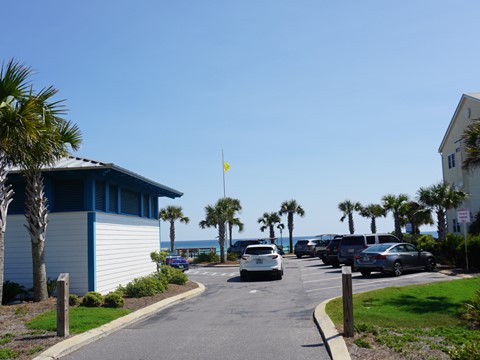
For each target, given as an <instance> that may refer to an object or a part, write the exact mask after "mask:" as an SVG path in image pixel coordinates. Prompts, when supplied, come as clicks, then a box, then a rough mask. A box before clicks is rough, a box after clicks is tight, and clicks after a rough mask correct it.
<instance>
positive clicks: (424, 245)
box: [415, 234, 437, 254]
mask: <svg viewBox="0 0 480 360" xmlns="http://www.w3.org/2000/svg"><path fill="white" fill-rule="evenodd" d="M415 245H416V246H417V247H418V248H419V249H422V250H424V251H430V252H431V253H433V254H435V253H436V252H437V241H436V240H435V238H434V237H433V236H432V235H428V234H427V235H421V236H419V237H418V238H417V239H415Z"/></svg>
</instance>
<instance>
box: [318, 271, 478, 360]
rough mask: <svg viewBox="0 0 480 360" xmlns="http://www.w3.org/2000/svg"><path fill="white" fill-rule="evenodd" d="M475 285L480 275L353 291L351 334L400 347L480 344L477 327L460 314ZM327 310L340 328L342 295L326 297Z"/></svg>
mask: <svg viewBox="0 0 480 360" xmlns="http://www.w3.org/2000/svg"><path fill="white" fill-rule="evenodd" d="M477 289H480V278H472V279H462V280H451V281H444V282H438V283H432V284H427V285H412V286H402V287H389V288H385V289H381V290H376V291H369V292H365V293H360V294H355V295H354V297H353V309H354V310H353V313H354V324H355V330H356V333H357V334H365V336H366V335H369V337H370V338H372V337H373V338H374V340H375V341H376V342H377V343H379V344H384V345H387V346H388V347H390V348H393V349H394V350H396V351H400V352H405V351H415V348H416V347H418V346H425V345H427V346H430V347H431V348H435V349H439V350H441V351H443V352H447V353H448V352H449V349H451V348H453V347H455V346H462V345H464V344H472V343H473V344H480V331H478V330H470V329H468V327H467V325H466V323H465V322H464V321H463V320H461V318H460V313H461V309H462V304H464V303H465V302H466V301H470V300H472V299H473V297H474V294H475V291H476V290H477ZM326 311H327V314H328V315H329V316H330V318H331V319H332V321H333V322H334V323H335V325H336V327H337V328H339V329H341V328H342V327H343V314H342V299H341V298H337V299H335V300H333V301H331V302H329V303H328V304H327V306H326ZM358 344H362V342H361V341H360V342H359V343H358ZM358 344H357V345H358ZM364 345H365V347H368V346H369V344H368V343H365V344H364ZM479 350H480V349H479Z"/></svg>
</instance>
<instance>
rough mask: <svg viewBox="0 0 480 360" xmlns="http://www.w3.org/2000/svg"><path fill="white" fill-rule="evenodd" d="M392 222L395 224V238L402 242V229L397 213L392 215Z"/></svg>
mask: <svg viewBox="0 0 480 360" xmlns="http://www.w3.org/2000/svg"><path fill="white" fill-rule="evenodd" d="M393 222H394V224H395V236H396V237H397V238H399V239H400V240H402V238H403V235H402V227H401V225H400V217H399V216H398V214H397V213H394V214H393Z"/></svg>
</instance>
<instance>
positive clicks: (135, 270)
mask: <svg viewBox="0 0 480 360" xmlns="http://www.w3.org/2000/svg"><path fill="white" fill-rule="evenodd" d="M42 173H43V176H44V184H45V195H46V197H47V198H48V207H49V212H50V214H49V223H48V228H47V237H46V243H45V244H46V245H45V263H46V270H47V277H48V278H50V279H57V277H58V275H59V274H61V273H69V274H70V292H71V293H74V294H78V295H83V294H85V293H86V292H87V291H98V292H100V293H108V292H110V291H113V290H115V289H116V288H117V286H118V285H119V284H122V285H125V284H127V283H128V282H129V281H131V280H132V279H134V278H136V277H139V276H144V275H148V274H150V273H152V272H154V271H155V268H156V267H155V264H154V263H152V262H151V259H150V252H152V251H155V250H159V247H160V231H159V230H160V228H159V220H158V209H159V198H161V197H167V198H170V199H174V198H178V197H181V196H182V195H183V193H181V192H179V191H177V190H174V189H172V188H170V187H167V186H165V185H162V184H159V183H157V182H155V181H152V180H149V179H147V178H145V177H142V176H140V175H138V174H136V173H133V172H131V171H129V170H126V169H124V168H121V167H119V166H117V165H114V164H112V163H104V162H100V161H94V160H88V159H83V158H78V157H72V156H70V157H66V158H63V159H61V160H60V161H59V162H57V163H56V164H55V165H54V166H52V167H50V168H45V169H43V170H42ZM8 181H9V183H10V184H12V186H13V189H14V191H15V196H14V200H13V202H12V203H11V204H10V207H9V211H8V217H7V229H6V233H5V270H4V274H5V280H9V281H12V282H16V283H19V284H21V285H23V286H25V287H26V288H31V287H32V284H33V280H32V256H31V241H30V237H29V234H28V232H27V229H26V228H25V226H24V224H25V217H24V202H25V191H24V189H25V182H24V178H23V177H22V176H21V174H20V173H19V171H18V170H16V171H15V170H14V171H12V172H11V173H10V174H9V177H8Z"/></svg>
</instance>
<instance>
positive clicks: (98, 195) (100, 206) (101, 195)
mask: <svg viewBox="0 0 480 360" xmlns="http://www.w3.org/2000/svg"><path fill="white" fill-rule="evenodd" d="M95 209H96V210H102V211H105V183H103V182H100V181H96V182H95Z"/></svg>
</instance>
